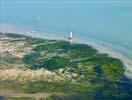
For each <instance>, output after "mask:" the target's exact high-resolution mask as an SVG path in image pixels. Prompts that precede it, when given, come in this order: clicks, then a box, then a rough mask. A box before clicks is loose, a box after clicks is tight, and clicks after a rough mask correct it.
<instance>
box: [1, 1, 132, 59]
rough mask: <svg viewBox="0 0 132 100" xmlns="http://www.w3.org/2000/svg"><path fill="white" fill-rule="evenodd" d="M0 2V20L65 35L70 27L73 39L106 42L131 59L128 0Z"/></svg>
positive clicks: (130, 6) (131, 22) (131, 16)
mask: <svg viewBox="0 0 132 100" xmlns="http://www.w3.org/2000/svg"><path fill="white" fill-rule="evenodd" d="M0 5H1V10H0V23H8V24H12V25H16V26H19V27H23V28H26V29H30V30H35V31H37V32H48V33H49V34H51V33H52V34H55V35H56V36H57V35H62V36H63V35H64V37H65V36H66V35H67V32H69V31H70V30H71V29H72V30H73V33H74V34H73V36H74V37H75V38H79V39H84V40H87V39H88V38H92V39H94V40H96V41H103V42H104V43H109V44H110V46H111V47H113V48H114V49H116V50H118V51H120V52H121V53H123V54H124V55H126V56H127V57H128V58H130V59H132V52H131V51H132V1H131V0H117V1H115V0H36V1H35V0H1V2H0ZM38 16H39V19H38ZM38 20H39V21H38ZM41 35H44V34H41Z"/></svg>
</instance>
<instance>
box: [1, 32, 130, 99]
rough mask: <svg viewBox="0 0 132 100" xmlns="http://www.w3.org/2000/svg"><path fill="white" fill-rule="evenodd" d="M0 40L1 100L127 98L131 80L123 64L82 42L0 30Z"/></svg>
mask: <svg viewBox="0 0 132 100" xmlns="http://www.w3.org/2000/svg"><path fill="white" fill-rule="evenodd" d="M0 44H1V47H0V90H1V91H0V96H3V97H2V98H7V99H9V100H15V99H17V100H32V99H33V100H34V99H35V98H37V96H39V99H40V100H42V99H46V100H94V99H95V100H102V99H103V98H107V99H128V98H131V96H132V85H131V83H129V82H127V81H126V80H123V79H124V78H125V76H124V75H123V73H124V64H123V63H122V62H121V61H120V60H119V59H117V58H113V57H110V56H109V55H108V54H105V53H104V54H103V53H99V52H98V51H97V50H96V49H94V48H92V47H91V46H88V45H86V44H76V43H72V44H71V43H69V42H68V41H61V40H47V39H40V38H33V37H29V36H25V35H18V34H12V33H5V34H0ZM125 79H126V78H125ZM4 91H8V92H9V93H8V92H7V93H4ZM10 91H13V92H10ZM17 93H19V96H18V95H15V94H17ZM9 94H10V95H9ZM11 94H12V95H11ZM20 94H21V95H20ZM37 94H38V95H37ZM40 94H41V95H40ZM44 94H45V95H44ZM23 95H25V96H23ZM32 95H33V96H32ZM39 99H38V98H37V100H39Z"/></svg>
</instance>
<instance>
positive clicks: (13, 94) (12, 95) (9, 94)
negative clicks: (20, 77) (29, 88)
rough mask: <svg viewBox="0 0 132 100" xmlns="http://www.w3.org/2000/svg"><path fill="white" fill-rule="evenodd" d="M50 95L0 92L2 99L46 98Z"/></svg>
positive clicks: (10, 91) (9, 91)
mask: <svg viewBox="0 0 132 100" xmlns="http://www.w3.org/2000/svg"><path fill="white" fill-rule="evenodd" d="M50 95H51V94H49V93H35V94H30V93H20V92H15V91H12V90H0V96H3V97H16V98H17V97H30V98H36V99H39V98H47V97H49V96H50Z"/></svg>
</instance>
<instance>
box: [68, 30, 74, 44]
mask: <svg viewBox="0 0 132 100" xmlns="http://www.w3.org/2000/svg"><path fill="white" fill-rule="evenodd" d="M72 38H73V37H72V31H71V32H70V33H69V37H68V41H69V42H70V43H71V44H72Z"/></svg>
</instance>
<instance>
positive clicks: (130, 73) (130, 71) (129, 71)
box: [0, 25, 132, 79]
mask: <svg viewBox="0 0 132 100" xmlns="http://www.w3.org/2000/svg"><path fill="white" fill-rule="evenodd" d="M4 27H5V28H4V29H3V28H2V27H1V26H0V32H1V33H5V32H6V31H3V30H8V31H7V32H11V33H15V34H21V35H27V36H31V37H35V38H42V39H51V40H52V39H53V40H63V41H66V39H65V38H64V36H58V35H57V36H56V35H55V34H52V35H51V34H48V33H44V32H43V33H40V32H39V33H38V32H26V30H24V29H22V30H20V28H17V27H15V26H13V27H10V25H9V26H8V27H6V25H5V26H4ZM9 27H10V29H8V28H9ZM6 28H7V29H6ZM11 28H13V29H12V30H13V31H14V32H13V31H10V30H11ZM1 29H3V30H1ZM15 29H16V30H15ZM2 31H3V32H2ZM15 31H16V32H15ZM42 34H43V35H42ZM73 42H74V43H78V44H80V43H82V44H87V45H90V46H91V47H93V48H95V49H96V50H97V51H98V52H99V53H107V54H108V55H109V56H111V57H114V58H118V59H120V60H121V61H122V62H123V63H124V66H125V72H124V75H125V76H126V77H127V78H129V79H132V68H131V67H132V60H131V59H128V58H127V57H126V56H125V55H123V54H121V52H118V51H116V50H114V49H113V48H109V46H108V45H107V44H103V43H102V44H101V43H98V42H97V40H96V41H95V40H93V39H91V38H89V39H88V40H87V41H85V40H83V39H82V40H80V39H78V38H76V39H73Z"/></svg>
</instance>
